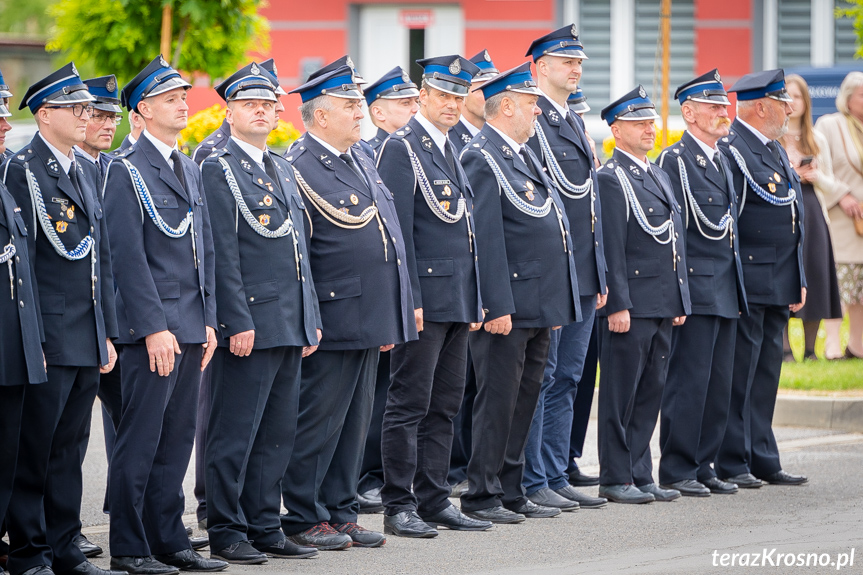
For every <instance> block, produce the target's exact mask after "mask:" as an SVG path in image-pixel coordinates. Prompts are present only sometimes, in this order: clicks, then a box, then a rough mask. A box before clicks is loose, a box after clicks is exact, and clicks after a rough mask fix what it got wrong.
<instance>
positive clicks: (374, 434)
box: [357, 351, 391, 493]
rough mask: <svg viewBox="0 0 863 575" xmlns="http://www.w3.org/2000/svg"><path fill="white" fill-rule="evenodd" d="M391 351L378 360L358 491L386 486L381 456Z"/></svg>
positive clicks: (381, 355)
mask: <svg viewBox="0 0 863 575" xmlns="http://www.w3.org/2000/svg"><path fill="white" fill-rule="evenodd" d="M390 353H391V352H389V351H384V352H381V354H380V359H379V360H378V373H377V376H376V377H375V399H374V404H373V407H372V420H371V422H370V423H369V434H368V436H367V437H366V446H365V449H364V450H363V465H362V467H361V468H360V483H359V485H358V486H357V493H365V492H366V491H369V490H371V489H380V488H381V487H383V486H384V462H383V460H382V458H381V428H382V427H383V423H384V411H385V410H386V406H387V391H389V389H390Z"/></svg>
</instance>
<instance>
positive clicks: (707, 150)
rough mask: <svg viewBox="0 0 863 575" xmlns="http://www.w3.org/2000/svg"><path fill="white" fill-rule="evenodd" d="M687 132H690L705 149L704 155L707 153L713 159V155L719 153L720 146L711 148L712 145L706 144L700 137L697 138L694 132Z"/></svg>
mask: <svg viewBox="0 0 863 575" xmlns="http://www.w3.org/2000/svg"><path fill="white" fill-rule="evenodd" d="M686 133H687V134H689V137H690V138H692V139H693V140H695V143H697V144H698V145H699V146H700V147H701V151H703V152H704V155H705V156H707V157H708V158H710V159H711V160H713V157H714V156H715V155H716V154H718V153H719V148H718V147H715V148H711V147H710V146H708V145H707V144H705V143H704V142H702V141H701V140H699V139H698V138H696V137H695V136H694V135H693V134H692V132H689V131H687V132H686Z"/></svg>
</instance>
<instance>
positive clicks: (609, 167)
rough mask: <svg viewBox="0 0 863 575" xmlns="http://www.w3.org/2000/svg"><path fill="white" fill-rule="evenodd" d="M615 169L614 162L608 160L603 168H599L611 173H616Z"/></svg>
mask: <svg viewBox="0 0 863 575" xmlns="http://www.w3.org/2000/svg"><path fill="white" fill-rule="evenodd" d="M614 168H615V165H614V160H608V161H607V162H606V163H605V164H603V165H602V166H600V168H599V169H600V170H603V169H607V170H609V171H614Z"/></svg>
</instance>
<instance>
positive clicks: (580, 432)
mask: <svg viewBox="0 0 863 575" xmlns="http://www.w3.org/2000/svg"><path fill="white" fill-rule="evenodd" d="M600 321H605V318H599V317H598V316H597V317H595V318H594V320H593V329H592V330H591V332H590V340H589V341H588V345H587V353H586V354H585V356H584V368H582V370H581V381H583V382H584V384H583V385H579V386H578V391H576V393H575V401H573V402H572V432H571V433H570V435H569V461H568V465H567V468H566V472H567V473H570V472H572V471H575V470H576V469H578V462H577V461H576V460H577V459H579V458H580V457H581V454H582V452H583V451H584V440H585V438H586V437H587V425H588V423H589V421H590V410H591V408H592V407H593V394H594V393H595V392H596V370H597V368H598V367H599V322H600Z"/></svg>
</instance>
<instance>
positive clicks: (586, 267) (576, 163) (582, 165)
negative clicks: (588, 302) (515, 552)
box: [528, 97, 606, 296]
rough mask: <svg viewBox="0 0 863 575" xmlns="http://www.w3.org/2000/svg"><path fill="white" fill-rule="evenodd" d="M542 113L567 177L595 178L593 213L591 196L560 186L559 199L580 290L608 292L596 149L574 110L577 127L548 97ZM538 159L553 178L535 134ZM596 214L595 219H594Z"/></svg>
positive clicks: (533, 142) (576, 179)
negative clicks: (580, 195) (575, 195)
mask: <svg viewBox="0 0 863 575" xmlns="http://www.w3.org/2000/svg"><path fill="white" fill-rule="evenodd" d="M536 105H537V106H539V109H540V110H542V114H540V116H539V117H538V118H537V120H536V121H537V122H538V123H539V126H540V127H541V128H542V131H543V134H545V137H546V138H547V140H548V145H549V149H550V152H551V153H552V154H553V155H554V159H555V161H556V162H557V164H558V165H559V166H560V168H561V170H562V171H563V173H564V175H565V176H566V179H567V180H569V181H570V182H571V183H573V184H575V185H576V186H581V185H583V184H584V183H585V182H586V181H587V180H588V179H592V180H593V193H594V194H595V195H596V199H595V201H594V212H593V214H591V209H590V201H591V200H590V196H591V194H587V195H586V196H585V197H583V198H581V199H578V200H577V199H574V198H572V197H570V196H569V195H567V194H568V192H567V191H566V190H564V189H562V188H560V187H559V190H560V199H561V201H562V202H563V205H564V207H565V208H566V215H567V217H568V218H569V229H570V230H571V231H572V244H573V246H574V253H575V267H576V269H577V270H578V291H579V293H581V294H582V295H583V296H590V295H593V294H598V293H605V292H606V285H605V271H606V264H605V244H604V242H603V239H602V209H601V202H600V198H599V191H598V183H597V180H596V169H595V163H594V160H593V151H592V150H591V149H590V143H588V141H587V137H586V136H585V134H584V123H583V122H582V119H581V118H579V117H578V116H577V115H576V114H575V113H574V112H569V113H570V114H572V115H573V116H575V118H576V121H575V122H576V125H577V126H578V130H576V129H574V128H573V127H572V125H571V124H569V122H567V121H566V120H565V119H564V118H562V117H561V116H560V114H559V113H558V112H557V109H556V108H555V107H554V105H553V104H552V103H551V102H549V100H548V98H545V97H541V98H540V99H539V100H538V101H537V103H536ZM528 146H530V147H531V149H532V150H533V152H534V154H536V157H537V158H540V160H541V161H542V165H543V166H545V168H546V170H547V175H548V176H549V179H551V180H552V181H554V178H553V177H552V172H551V171H550V169H551V168H550V166H549V158H547V157H546V154H545V153H544V152H543V150H542V146H541V145H540V141H539V136H538V135H534V136H533V137H532V138H531V139H530V140H529V141H528ZM594 217H595V221H593V222H592V221H591V220H592V218H594Z"/></svg>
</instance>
